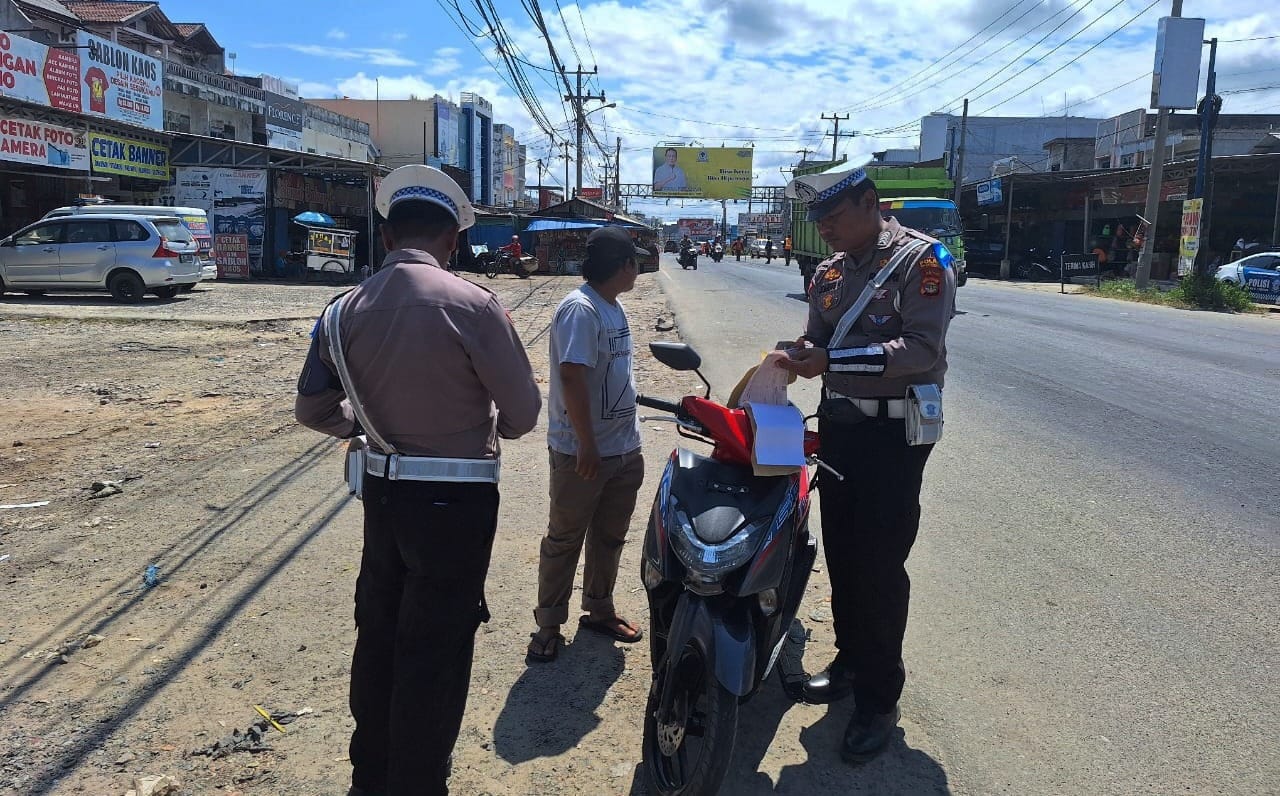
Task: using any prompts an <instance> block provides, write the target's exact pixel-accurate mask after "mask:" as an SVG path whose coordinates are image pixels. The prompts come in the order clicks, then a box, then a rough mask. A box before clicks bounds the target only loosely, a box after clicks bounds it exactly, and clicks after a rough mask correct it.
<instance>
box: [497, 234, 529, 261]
mask: <svg viewBox="0 0 1280 796" xmlns="http://www.w3.org/2000/svg"><path fill="white" fill-rule="evenodd" d="M498 253H499V254H506V255H509V256H510V257H511V259H513V260H517V261H518V260H519V259H520V258H521V257H523V256H524V247H523V246H521V245H520V236H519V235H512V236H511V242H510V243H508V244H507V245H506V246H501V247H499V248H498Z"/></svg>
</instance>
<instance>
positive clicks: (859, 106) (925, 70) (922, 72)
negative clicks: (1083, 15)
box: [840, 0, 1045, 111]
mask: <svg viewBox="0 0 1280 796" xmlns="http://www.w3.org/2000/svg"><path fill="white" fill-rule="evenodd" d="M1025 2H1027V0H1018V2H1016V3H1014V4H1013V5H1012V6H1010V7H1009V8H1007V9H1005V10H1004V11H1003V12H1001V13H1000V14H999V15H998V16H997V17H996V18H995V19H993V20H991V22H989V23H987V26H986V27H985V28H983V29H982V30H980V31H978V32H977V33H975V34H973V35H972V36H970V37H969V38H967V39H965V40H964V41H963V42H961V43H960V44H958V45H957V46H955V47H953V48H952V49H951V50H950V51H949V52H947V53H945V54H944V55H943V56H942V57H940V58H938V59H937V60H936V61H934V62H933V63H931V64H929V65H928V66H926V67H925V68H923V69H920V70H918V71H916V72H914V73H912V74H910V75H908V76H907V77H905V78H903V79H902V80H900V81H898V82H897V83H894V84H893V85H892V86H890V87H889V88H886V89H884V90H882V91H878V92H876V93H875V94H872V95H871V96H870V97H867V98H866V99H864V100H862V101H861V102H858V103H855V104H853V105H850V106H848V107H845V108H840V110H841V111H854V110H861V109H862V108H864V107H866V106H868V105H870V104H871V103H873V102H875V101H877V100H879V99H880V98H882V97H885V96H887V95H889V94H892V93H893V92H894V91H897V90H898V89H899V88H902V87H903V86H905V85H907V84H908V83H911V82H912V81H914V80H915V79H916V78H923V76H924V75H925V74H926V73H928V72H931V71H933V70H934V69H935V68H940V67H941V66H942V65H943V62H944V61H946V60H947V59H948V58H950V57H951V56H952V55H954V54H955V53H956V52H957V51H959V50H960V49H961V48H962V47H964V46H965V45H967V44H968V43H969V42H971V41H973V40H974V39H976V38H978V37H979V36H981V35H982V34H983V32H985V31H986V30H988V29H989V28H991V27H992V26H993V25H995V24H996V23H997V22H999V21H1000V20H1001V19H1004V18H1005V17H1007V16H1008V15H1009V14H1012V13H1013V12H1014V10H1015V9H1017V7H1018V6H1020V5H1022V4H1023V3H1025ZM1044 4H1045V0H1039V2H1037V3H1036V4H1035V5H1033V6H1031V7H1030V8H1028V9H1027V10H1025V11H1023V12H1022V14H1020V15H1019V16H1018V17H1017V18H1016V19H1014V20H1013V21H1011V22H1009V23H1007V24H1006V25H1005V26H1004V27H1003V28H1001V29H1000V30H998V31H996V32H995V33H993V34H991V35H990V36H988V37H987V38H986V39H983V40H982V41H981V42H979V43H978V44H975V45H974V46H973V47H971V48H970V49H969V50H967V51H966V52H965V53H962V54H961V56H960V58H963V57H964V56H965V55H968V54H969V53H971V52H973V51H974V50H977V49H978V48H979V47H981V46H982V45H984V44H986V43H987V42H989V41H991V40H992V39H994V38H995V37H996V36H999V35H1000V34H1001V33H1004V32H1005V31H1006V30H1008V29H1009V28H1011V27H1013V26H1014V25H1016V24H1017V23H1018V22H1019V21H1021V20H1022V18H1023V17H1025V16H1027V15H1028V14H1030V13H1031V12H1032V11H1035V10H1036V9H1037V8H1039V7H1040V6H1042V5H1044ZM960 58H957V59H955V61H952V63H955V62H956V61H958V60H960ZM955 76H956V75H949V76H948V77H945V78H943V81H944V82H945V81H946V80H950V79H952V78H954V77H955Z"/></svg>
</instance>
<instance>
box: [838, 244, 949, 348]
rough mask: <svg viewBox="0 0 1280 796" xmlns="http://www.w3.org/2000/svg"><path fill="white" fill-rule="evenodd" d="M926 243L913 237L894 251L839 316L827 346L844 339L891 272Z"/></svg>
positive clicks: (891, 274) (887, 279)
mask: <svg viewBox="0 0 1280 796" xmlns="http://www.w3.org/2000/svg"><path fill="white" fill-rule="evenodd" d="M928 245H929V244H928V242H927V241H923V240H920V239H919V238H915V239H913V240H911V241H909V242H908V243H906V244H904V245H903V246H902V248H900V249H898V251H897V252H895V253H894V255H893V257H892V258H891V259H890V260H889V262H887V263H885V266H884V268H881V269H880V271H879V273H877V274H876V275H875V278H874V279H872V280H871V281H870V282H868V283H867V286H866V287H864V288H863V289H862V294H861V295H859V296H858V300H857V301H855V302H853V306H852V307H850V308H849V310H848V312H846V313H845V314H844V315H842V316H840V323H838V324H836V330H835V332H834V333H833V334H832V335H831V341H830V342H829V343H828V344H827V345H828V347H830V348H835V347H836V346H837V345H839V344H840V342H841V341H842V340H844V337H845V335H847V334H848V333H849V330H850V329H852V328H853V325H854V324H855V323H857V322H858V319H859V318H861V317H862V313H863V312H865V311H866V309H867V305H868V304H870V303H871V297H872V296H873V295H875V292H876V291H877V290H879V289H880V288H882V287H884V283H885V282H887V281H889V277H891V276H893V272H894V271H896V270H898V268H899V267H900V266H901V265H902V264H903V263H904V262H906V260H907V258H908V257H910V256H911V255H913V254H915V253H916V252H918V251H920V249H922V248H923V247H925V246H928Z"/></svg>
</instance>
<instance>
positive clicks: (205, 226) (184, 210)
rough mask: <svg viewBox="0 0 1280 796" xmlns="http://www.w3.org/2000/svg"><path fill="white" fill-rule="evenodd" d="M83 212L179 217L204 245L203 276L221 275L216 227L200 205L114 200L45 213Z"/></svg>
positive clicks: (202, 257)
mask: <svg viewBox="0 0 1280 796" xmlns="http://www.w3.org/2000/svg"><path fill="white" fill-rule="evenodd" d="M80 213H89V214H94V215H102V214H103V213H107V214H111V215H120V214H121V213H128V214H130V215H144V216H147V215H155V216H166V217H167V216H176V217H177V218H178V220H179V221H181V222H182V225H183V226H184V227H186V228H187V231H188V232H190V233H191V237H193V238H195V240H196V244H197V245H198V246H199V247H200V279H202V280H206V279H208V280H212V279H217V278H218V265H217V263H216V262H215V261H214V256H213V230H212V229H211V228H210V226H209V214H208V213H206V212H205V211H204V210H202V209H200V208H198V207H167V206H165V205H119V204H113V203H111V202H103V203H94V204H83V205H68V206H66V207H59V208H57V209H54V210H50V211H49V212H48V213H45V214H44V217H45V218H60V217H63V216H71V215H77V214H80ZM194 287H195V285H187V286H185V287H183V288H182V289H183V290H191V289H192V288H194Z"/></svg>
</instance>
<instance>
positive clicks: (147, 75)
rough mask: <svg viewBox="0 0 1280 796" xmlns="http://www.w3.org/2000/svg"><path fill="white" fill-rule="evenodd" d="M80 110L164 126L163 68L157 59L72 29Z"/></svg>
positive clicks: (138, 123) (130, 121)
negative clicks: (78, 55)
mask: <svg viewBox="0 0 1280 796" xmlns="http://www.w3.org/2000/svg"><path fill="white" fill-rule="evenodd" d="M76 44H77V45H78V47H77V49H78V50H79V51H80V52H81V53H84V55H82V56H81V57H80V61H81V63H80V98H81V99H80V104H81V106H82V107H81V111H80V112H81V113H85V114H88V115H90V116H100V117H102V118H104V119H112V120H114V121H117V122H124V123H126V124H134V125H137V126H138V127H149V128H151V129H152V130H163V129H164V68H163V67H162V66H161V64H160V61H159V59H156V58H152V57H151V56H149V55H143V54H142V53H140V52H137V51H136V50H130V49H129V48H127V47H121V46H120V45H119V44H115V43H114V42H111V41H108V40H106V39H102V38H99V37H97V36H94V35H93V34H91V33H86V32H84V31H83V30H81V31H77V32H76Z"/></svg>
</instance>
